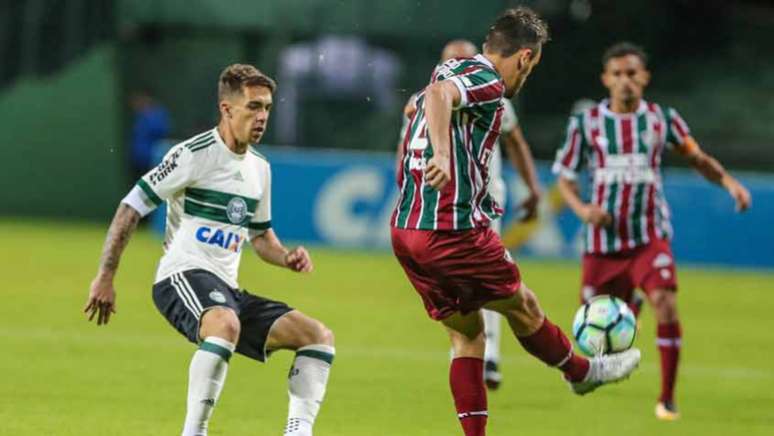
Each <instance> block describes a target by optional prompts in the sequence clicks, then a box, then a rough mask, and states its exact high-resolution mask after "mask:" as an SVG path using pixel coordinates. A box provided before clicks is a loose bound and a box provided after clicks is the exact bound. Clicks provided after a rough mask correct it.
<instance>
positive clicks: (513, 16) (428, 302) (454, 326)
mask: <svg viewBox="0 0 774 436" xmlns="http://www.w3.org/2000/svg"><path fill="white" fill-rule="evenodd" d="M547 39H548V31H547V28H546V25H545V23H544V22H543V21H542V20H540V18H539V17H538V16H537V15H536V14H535V13H534V12H532V11H531V10H530V9H528V8H516V9H510V10H508V11H506V12H505V13H504V14H502V15H501V16H500V17H499V18H498V19H497V20H496V21H495V23H494V25H493V26H492V27H490V29H489V32H488V34H487V37H486V42H485V44H484V54H483V55H476V56H475V57H473V58H468V59H449V60H448V61H446V62H445V63H444V64H443V65H441V66H440V67H438V68H437V69H436V71H435V74H434V76H433V78H432V81H431V83H430V84H429V85H428V86H427V87H426V88H425V89H424V90H423V91H422V92H420V93H419V95H418V96H417V100H416V104H417V111H416V113H415V114H414V115H413V116H412V118H411V122H410V125H409V129H408V131H407V132H406V136H405V139H404V147H403V151H404V157H403V160H402V162H401V171H400V174H399V180H398V182H399V185H400V189H401V197H400V198H399V200H398V204H397V205H396V209H395V213H394V215H393V221H392V231H391V234H392V245H393V250H394V252H395V255H396V257H397V258H398V261H399V262H400V264H401V266H402V267H403V269H404V271H405V273H406V275H407V276H408V278H409V280H410V281H411V283H412V285H413V286H414V288H415V289H416V291H417V292H418V293H419V295H420V297H421V299H422V301H423V303H424V305H425V309H426V310H427V312H428V315H429V316H430V317H431V318H433V319H435V320H438V321H440V322H441V323H442V324H443V325H444V326H445V327H446V330H447V332H448V334H449V337H450V340H451V343H452V348H453V350H454V359H453V360H452V363H451V368H450V377H449V378H450V384H451V390H452V396H453V397H454V401H455V406H456V408H457V416H458V417H459V419H460V424H461V425H462V428H463V430H464V432H465V435H466V436H475V435H484V434H485V432H486V421H487V415H488V411H487V401H486V387H485V385H484V380H483V357H484V348H485V340H484V332H483V325H482V324H483V323H482V319H481V309H482V308H486V309H490V310H495V311H497V312H499V313H501V314H502V315H503V316H505V317H506V319H507V320H508V323H509V325H510V327H511V330H512V331H513V333H514V335H515V336H516V338H517V339H518V341H519V342H520V343H521V344H522V346H523V347H524V348H525V349H526V350H527V351H528V352H530V353H531V354H533V355H534V356H536V357H537V358H539V359H540V360H542V361H543V362H545V363H546V364H548V365H550V366H554V367H557V368H559V369H560V370H561V371H562V372H563V373H564V376H565V378H566V379H567V380H568V381H569V382H570V385H571V387H572V389H573V391H575V392H576V393H578V394H585V393H587V392H590V391H592V390H593V389H595V388H597V387H599V386H600V385H602V384H604V383H609V382H614V381H618V380H621V379H622V378H624V377H626V376H628V375H629V374H630V373H631V371H633V370H634V368H635V367H636V366H637V364H638V363H639V357H640V355H639V351H638V350H636V349H633V350H629V351H627V352H625V353H621V354H618V355H610V356H598V357H595V358H593V359H586V358H584V357H581V356H578V355H576V354H575V353H574V352H573V350H572V345H571V344H570V341H569V340H568V339H567V337H566V336H565V335H564V333H562V331H561V330H560V329H559V328H558V327H556V326H555V325H554V324H552V323H551V322H550V321H549V320H548V319H546V317H545V315H544V313H543V311H542V309H541V308H540V305H539V303H538V301H537V297H536V296H535V294H534V293H533V292H532V291H531V290H530V289H529V288H527V287H526V286H525V285H524V283H523V282H522V281H521V278H520V275H519V270H518V268H517V266H516V264H515V262H514V261H513V259H512V258H511V256H510V254H509V253H508V252H507V250H505V248H504V247H503V245H502V243H501V242H500V239H499V237H498V236H497V234H496V233H495V232H494V231H493V230H492V229H491V228H490V223H491V221H492V220H493V219H495V218H497V216H499V214H500V213H501V210H500V207H499V206H498V205H497V203H496V202H495V201H494V200H493V199H492V198H491V195H490V194H489V193H488V190H487V184H488V181H489V159H490V158H491V154H492V148H493V147H494V144H495V142H496V141H497V138H498V136H499V134H500V125H501V120H502V113H503V110H504V109H503V103H502V100H503V97H507V98H511V97H513V95H515V93H516V92H517V91H518V90H519V88H521V86H522V85H523V83H524V81H525V80H526V78H527V76H528V75H529V73H530V72H531V71H532V69H533V67H534V66H535V65H537V63H538V62H539V61H540V56H541V49H542V45H543V43H545V42H546V40H547Z"/></svg>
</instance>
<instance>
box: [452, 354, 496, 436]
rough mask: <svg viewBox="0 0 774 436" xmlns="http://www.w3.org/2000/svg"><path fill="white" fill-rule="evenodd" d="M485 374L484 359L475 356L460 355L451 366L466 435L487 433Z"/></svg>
mask: <svg viewBox="0 0 774 436" xmlns="http://www.w3.org/2000/svg"><path fill="white" fill-rule="evenodd" d="M483 374H484V361H483V360H481V359H478V358H475V357H458V358H456V359H454V360H452V363H451V367H450V368H449V384H450V385H451V391H452V396H453V397H454V405H455V406H456V407H457V417H458V418H459V419H460V424H461V425H462V429H463V430H464V431H465V436H484V435H485V434H486V420H487V416H488V412H487V404H486V387H485V386H484V376H483Z"/></svg>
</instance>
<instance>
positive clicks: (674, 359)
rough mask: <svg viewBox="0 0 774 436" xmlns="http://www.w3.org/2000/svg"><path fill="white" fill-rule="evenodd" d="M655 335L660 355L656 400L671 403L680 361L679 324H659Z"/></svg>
mask: <svg viewBox="0 0 774 436" xmlns="http://www.w3.org/2000/svg"><path fill="white" fill-rule="evenodd" d="M657 334H658V338H657V339H656V343H657V344H658V351H659V353H661V396H660V397H659V399H658V400H659V401H669V402H672V401H674V391H675V383H677V364H678V362H679V361H680V345H681V343H680V342H681V339H680V338H681V337H682V331H681V330H680V323H679V322H674V323H671V324H659V325H658V330H657Z"/></svg>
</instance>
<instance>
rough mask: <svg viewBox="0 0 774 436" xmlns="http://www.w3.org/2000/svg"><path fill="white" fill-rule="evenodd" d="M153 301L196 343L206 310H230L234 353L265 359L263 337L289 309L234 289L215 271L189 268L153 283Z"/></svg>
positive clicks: (279, 303) (169, 319) (283, 305)
mask: <svg viewBox="0 0 774 436" xmlns="http://www.w3.org/2000/svg"><path fill="white" fill-rule="evenodd" d="M153 302H154V303H155V304H156V308H157V309H158V310H159V312H161V314H162V315H163V316H164V318H166V319H167V321H169V323H170V324H172V326H173V327H174V328H175V329H177V331H178V332H180V333H181V334H182V335H183V336H185V337H186V338H188V340H189V341H191V342H193V343H195V344H198V343H199V342H200V339H199V321H200V320H201V317H202V315H203V314H204V312H206V311H207V310H208V309H211V308H213V307H218V306H223V307H228V308H230V309H233V310H234V312H236V314H237V316H238V317H239V322H240V324H241V329H240V333H239V342H238V343H237V347H236V352H237V353H239V354H242V355H244V356H247V357H250V358H252V359H255V360H258V361H260V362H265V361H266V358H267V357H268V355H269V353H271V350H268V351H267V350H266V339H267V338H268V336H269V331H270V330H271V327H272V325H274V322H275V321H276V320H277V319H279V318H280V317H282V316H283V315H285V314H287V313H288V312H290V311H291V310H293V309H292V308H291V307H288V305H287V304H285V303H281V302H279V301H274V300H269V299H267V298H262V297H258V296H256V295H253V294H250V293H249V292H247V291H245V290H240V289H234V288H232V287H230V286H229V285H228V284H227V283H226V282H224V281H223V280H221V279H220V278H219V277H218V276H216V275H215V274H213V273H211V272H209V271H206V270H203V269H192V270H188V271H183V272H180V273H175V274H172V275H171V276H170V277H167V278H166V279H164V280H162V281H160V282H158V283H156V284H154V285H153Z"/></svg>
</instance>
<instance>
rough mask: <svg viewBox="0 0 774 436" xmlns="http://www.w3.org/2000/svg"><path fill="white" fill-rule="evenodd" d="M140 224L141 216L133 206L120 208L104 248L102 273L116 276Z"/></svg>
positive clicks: (100, 264) (100, 265) (101, 265)
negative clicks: (119, 264)
mask: <svg viewBox="0 0 774 436" xmlns="http://www.w3.org/2000/svg"><path fill="white" fill-rule="evenodd" d="M138 222H140V214H139V213H138V212H137V211H136V210H134V209H133V208H132V207H131V206H129V205H127V204H124V203H121V204H120V205H119V206H118V210H116V215H115V216H114V217H113V222H112V223H111V224H110V229H109V230H108V235H107V238H106V239H105V245H104V247H103V248H102V257H101V258H100V260H99V271H100V273H108V274H110V275H112V274H115V272H116V270H117V269H118V262H119V260H120V259H121V253H123V251H124V248H125V247H126V244H128V243H129V238H130V237H131V236H132V233H133V232H134V229H136V228H137V223H138Z"/></svg>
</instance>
